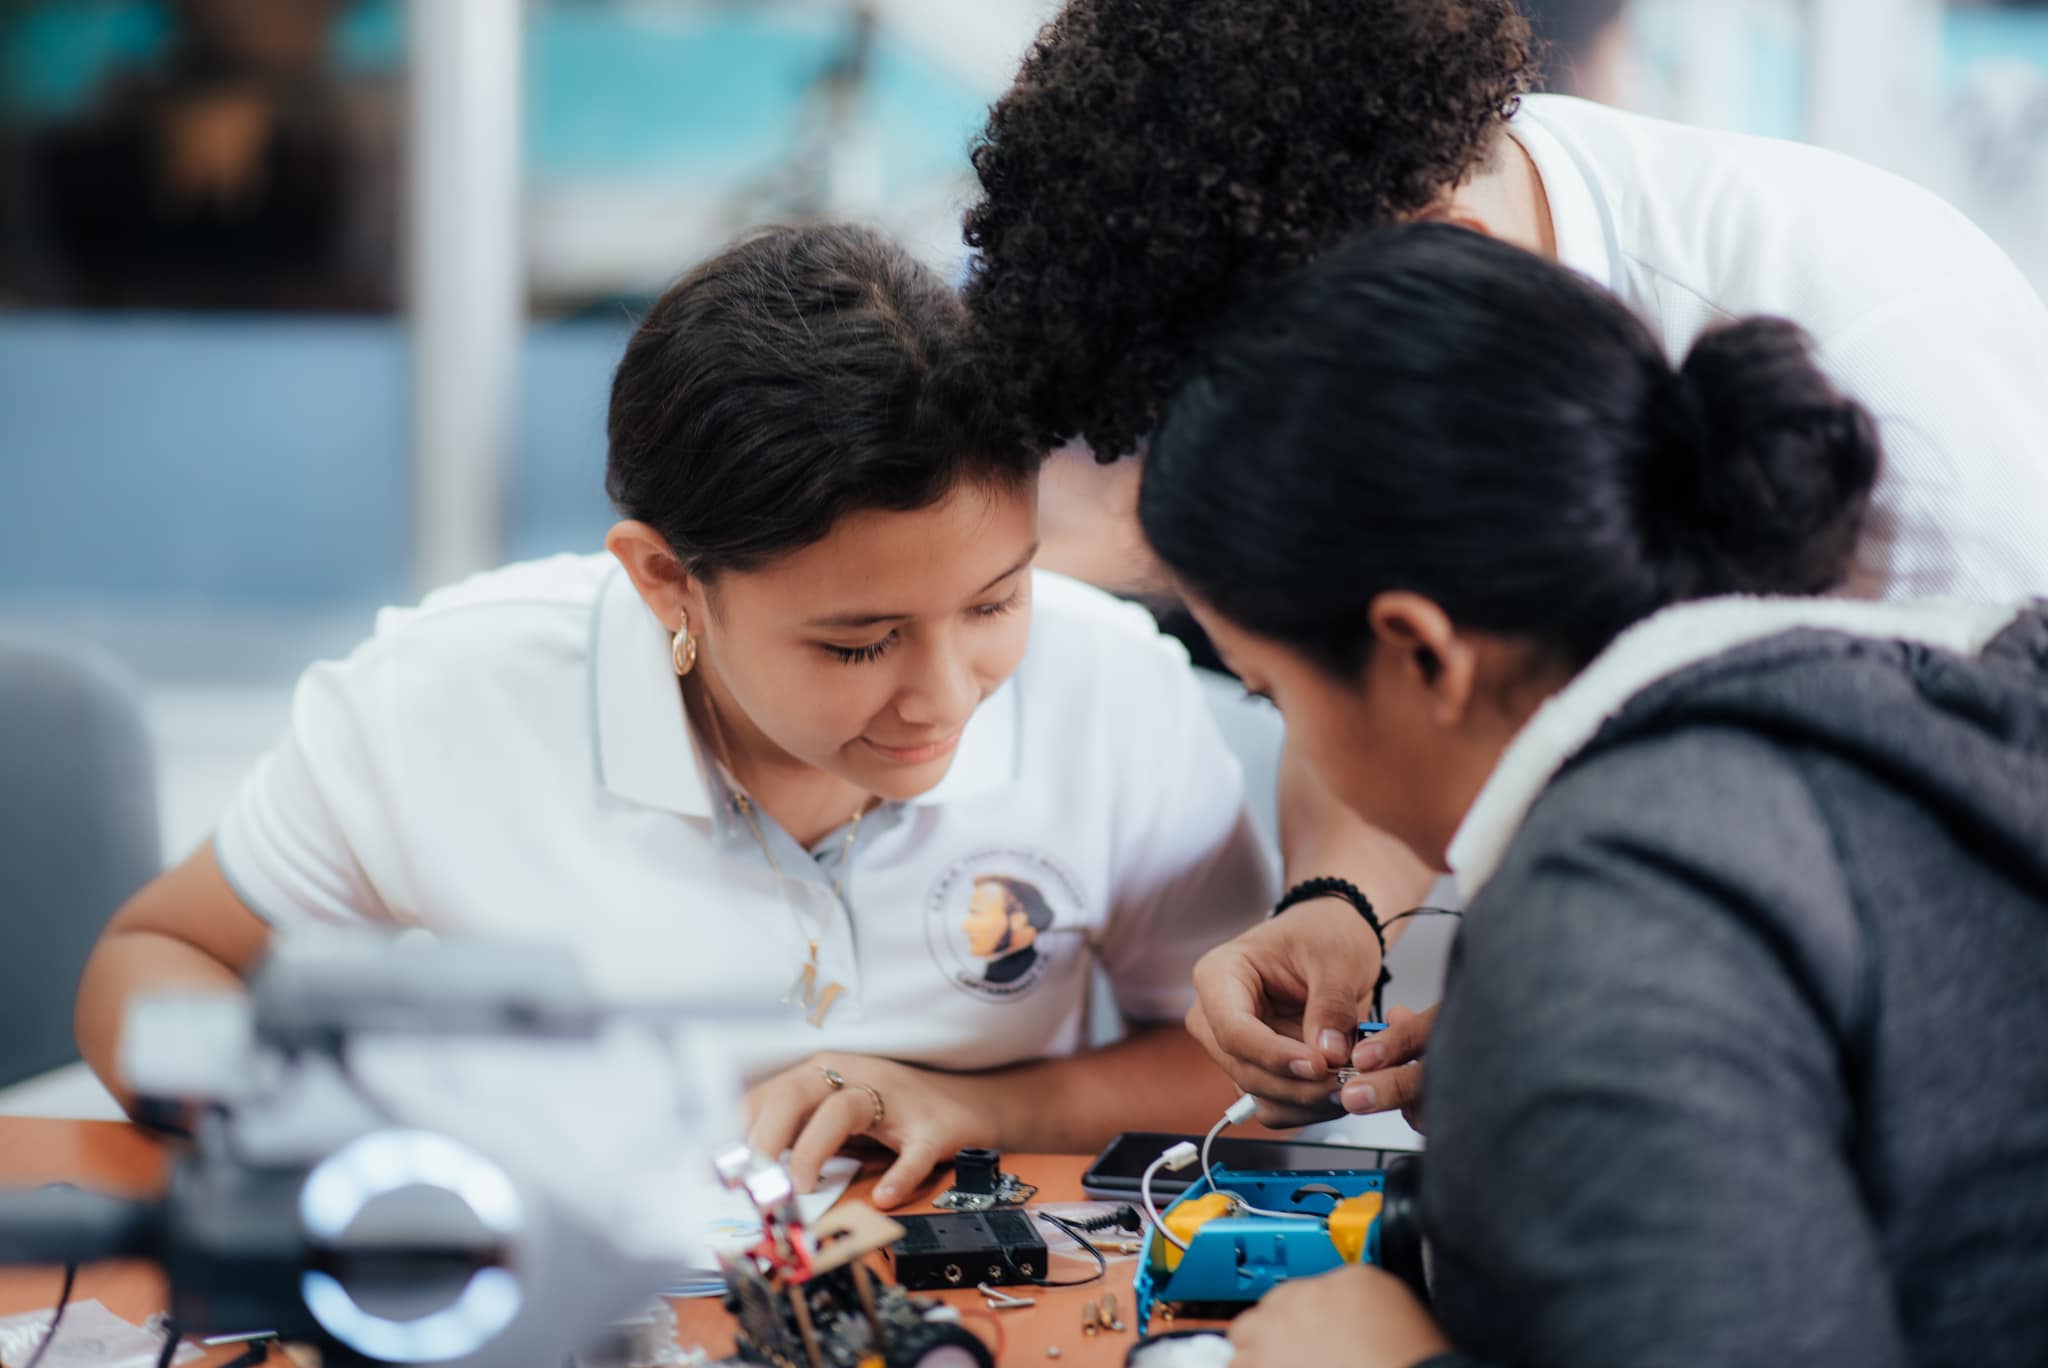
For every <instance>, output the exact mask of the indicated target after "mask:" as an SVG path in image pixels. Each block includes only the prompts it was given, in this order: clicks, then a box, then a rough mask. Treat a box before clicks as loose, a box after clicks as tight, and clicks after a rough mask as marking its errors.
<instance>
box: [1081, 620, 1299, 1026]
mask: <svg viewBox="0 0 2048 1368" xmlns="http://www.w3.org/2000/svg"><path fill="white" fill-rule="evenodd" d="M1157 644H1158V648H1159V651H1160V656H1161V668H1160V669H1159V670H1158V671H1157V678H1158V681H1159V682H1158V683H1157V685H1156V686H1153V687H1152V688H1150V689H1149V690H1135V689H1134V690H1132V691H1131V693H1129V694H1127V695H1126V696H1127V697H1129V698H1130V700H1131V702H1132V703H1133V704H1134V705H1135V706H1137V707H1140V708H1142V709H1143V711H1144V713H1145V720H1144V721H1143V722H1142V723H1138V722H1134V724H1133V726H1134V730H1139V731H1142V733H1143V734H1145V735H1147V736H1149V737H1152V738H1154V741H1155V745H1156V747H1157V751H1158V753H1157V754H1156V755H1154V756H1151V757H1149V758H1148V760H1149V763H1146V764H1144V765H1143V767H1142V768H1139V769H1137V770H1135V771H1133V772H1131V773H1130V782H1132V783H1135V784H1138V785H1142V789H1141V791H1140V796H1139V798H1138V799H1135V800H1134V801H1135V802H1137V803H1138V805H1139V808H1140V812H1141V816H1140V818H1139V820H1138V821H1137V822H1135V823H1134V824H1133V826H1132V829H1131V833H1130V835H1129V837H1128V838H1127V839H1126V840H1125V841H1120V842H1119V849H1118V852H1117V864H1118V868H1119V871H1120V873H1119V878H1118V882H1117V885H1116V887H1115V888H1113V889H1112V890H1111V903H1112V905H1111V911H1110V921H1109V925H1108V928H1107V930H1106V931H1105V933H1104V935H1103V937H1102V939H1101V941H1100V942H1099V944H1098V945H1097V947H1096V950H1097V954H1098V956H1099V957H1100V960H1101V963H1102V966H1103V968H1104V970H1106V971H1107V973H1108V974H1109V979H1110V984H1111V987H1112V988H1113V989H1114V992H1115V995H1116V1003H1117V1008H1118V1010H1119V1011H1121V1012H1122V1013H1123V1015H1124V1018H1125V1020H1127V1021H1134V1022H1151V1021H1178V1020H1179V1019H1180V1018H1181V1017H1182V1016H1184V1015H1185V1014H1186V1013H1187V1010H1188V1008H1189V1007H1191V1006H1193V1005H1194V1001H1195V991H1194V978H1193V976H1194V969H1195V961H1196V960H1198V959H1200V958H1201V957H1202V956H1203V954H1205V953H1206V952H1207V951H1209V950H1210V949H1212V948H1213V947H1215V946H1217V945H1220V944H1222V943H1223V942H1224V941H1226V940H1229V939H1230V938H1231V937H1233V936H1235V935H1237V934H1238V933H1239V932H1241V931H1244V930H1246V929H1247V928H1249V927H1251V926H1253V925H1255V924H1256V923H1257V922H1258V920H1259V918H1260V917H1262V916H1264V915H1265V913H1266V911H1267V909H1269V908H1270V907H1271V906H1272V905H1273V900H1274V898H1275V897H1276V896H1277V889H1278V884H1279V869H1278V860H1277V855H1276V853H1275V852H1274V851H1272V850H1271V849H1270V848H1269V847H1268V846H1267V844H1266V841H1265V839H1264V837H1262V836H1261V835H1260V834H1259V831H1258V828H1257V827H1256V826H1255V825H1254V823H1253V821H1252V815H1251V811H1250V809H1249V808H1248V807H1247V806H1246V804H1245V795H1244V771H1243V767H1242V766H1241V765H1240V764H1239V763H1238V759H1237V757H1236V756H1235V755H1234V754H1232V753H1231V751H1230V748H1229V747H1228V746H1227V745H1226V744H1225V743H1224V740H1223V734H1222V731H1221V729H1220V728H1219V727H1218V726H1217V724H1216V720H1215V718H1214V716H1213V715H1212V714H1211V713H1210V711H1209V703H1208V699H1207V698H1206V697H1205V695H1204V694H1203V691H1202V688H1201V685H1200V684H1199V682H1198V681H1197V680H1196V678H1195V675H1194V672H1193V669H1192V668H1191V667H1190V666H1189V665H1188V663H1187V657H1186V654H1185V652H1183V651H1182V650H1181V649H1180V646H1179V644H1178V643H1177V642H1173V641H1171V640H1170V639H1166V638H1161V639H1160V640H1159V642H1158V643H1157ZM1134 682H1135V681H1134Z"/></svg>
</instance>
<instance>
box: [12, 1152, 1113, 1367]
mask: <svg viewBox="0 0 2048 1368" xmlns="http://www.w3.org/2000/svg"><path fill="white" fill-rule="evenodd" d="M1087 1164H1088V1160H1087V1159H1086V1158H1085V1157H1082V1156H1079V1155H1006V1156H1004V1161H1003V1167H1004V1168H1005V1169H1008V1170H1010V1171H1011V1172H1014V1173H1016V1174H1017V1175H1018V1176H1019V1177H1020V1178H1022V1179H1023V1180H1024V1181H1025V1182H1028V1183H1036V1184H1037V1185H1038V1187H1039V1194H1038V1195H1039V1200H1041V1201H1046V1202H1061V1201H1077V1200H1080V1199H1081V1195H1082V1194H1081V1174H1082V1171H1083V1170H1084V1169H1085V1168H1086V1167H1087ZM882 1167H883V1166H882V1165H881V1164H880V1163H876V1162H871V1163H869V1164H868V1165H867V1166H866V1168H865V1170H864V1171H863V1172H862V1174H861V1178H860V1181H859V1182H858V1183H856V1184H855V1186H854V1188H853V1190H852V1191H853V1195H854V1196H862V1195H865V1194H866V1193H867V1191H868V1190H869V1189H870V1188H871V1187H872V1186H873V1184H874V1182H875V1181H876V1180H877V1179H878V1178H880V1177H881V1173H882ZM163 1175H164V1153H163V1150H162V1149H161V1147H160V1146H159V1145H158V1144H157V1143H156V1142H155V1141H154V1140H152V1139H150V1138H149V1137H148V1136H146V1135H144V1134H143V1133H142V1132H140V1131H138V1130H136V1129H135V1128H133V1127H131V1126H127V1125H122V1124H119V1123H115V1122H110V1121H56V1120H41V1119H35V1118H27V1117H0V1184H5V1185H29V1184H39V1183H48V1182H55V1181H58V1180H60V1179H61V1180H63V1181H66V1182H72V1183H77V1184H78V1185H79V1186H81V1187H87V1188H97V1189H100V1190H103V1191H109V1192H119V1193H146V1192H151V1191H154V1190H156V1189H157V1188H159V1187H160V1186H161V1185H162V1182H163ZM938 1190H940V1186H939V1185H937V1184H934V1185H932V1186H931V1187H929V1188H927V1189H926V1191H925V1192H923V1193H921V1194H920V1199H919V1200H918V1201H916V1202H913V1203H911V1204H910V1205H908V1206H904V1207H901V1208H898V1209H897V1210H896V1211H895V1212H893V1213H892V1214H894V1215H904V1214H908V1213H913V1212H924V1211H931V1210H932V1209H933V1208H932V1207H931V1205H930V1202H929V1198H930V1196H931V1194H932V1193H934V1192H936V1191H938ZM1060 1262H1061V1265H1062V1267H1060V1268H1058V1269H1055V1276H1060V1277H1075V1276H1080V1275H1081V1274H1082V1273H1085V1272H1086V1271H1087V1270H1088V1269H1089V1268H1090V1267H1092V1265H1091V1264H1090V1263H1088V1262H1087V1261H1086V1260H1084V1259H1080V1258H1075V1259H1073V1260H1071V1261H1069V1260H1064V1259H1063V1260H1061V1261H1060ZM1136 1268H1137V1264H1136V1262H1135V1261H1134V1260H1126V1261H1124V1262H1122V1263H1112V1264H1111V1265H1110V1269H1109V1276H1108V1277H1107V1278H1105V1279H1103V1280H1102V1281H1100V1282H1096V1283H1092V1284H1090V1285H1088V1286H1086V1287H1074V1288H1013V1289H1011V1291H1013V1292H1014V1293H1016V1294H1017V1295H1020V1296H1030V1297H1036V1298H1037V1299H1038V1304H1037V1305H1036V1306H1032V1307H1027V1308H1025V1309H1023V1310H1019V1311H1004V1312H992V1311H989V1310H987V1309H986V1307H985V1306H984V1305H983V1301H982V1298H981V1296H980V1294H979V1293H976V1292H974V1291H972V1290H968V1291H963V1292H946V1293H940V1294H937V1295H938V1296H939V1297H940V1299H941V1300H943V1301H948V1302H951V1303H953V1304H955V1305H957V1306H958V1307H959V1308H960V1310H961V1313H962V1315H963V1316H964V1317H966V1320H967V1324H968V1325H969V1326H970V1327H971V1328H973V1329H974V1330H975V1331H976V1332H977V1333H979V1334H980V1335H981V1336H982V1338H983V1339H984V1340H989V1341H991V1342H993V1341H995V1340H996V1338H997V1336H998V1335H999V1334H1000V1337H1001V1339H1002V1341H1003V1351H1002V1353H1001V1355H1000V1356H999V1358H998V1362H999V1363H1000V1364H1002V1365H1004V1368H1016V1366H1017V1365H1025V1364H1034V1363H1050V1362H1058V1363H1059V1364H1061V1365H1062V1366H1063V1368H1114V1366H1115V1365H1120V1364H1122V1363H1123V1361H1124V1355H1125V1354H1126V1353H1127V1352H1128V1351H1129V1349H1130V1346H1131V1345H1132V1344H1133V1343H1134V1342H1135V1327H1136V1323H1137V1318H1136V1316H1135V1315H1134V1314H1133V1311H1134V1308H1133V1306H1132V1302H1131V1276H1132V1274H1133V1273H1134V1272H1135V1270H1136ZM61 1275H62V1270H61V1269H54V1268H52V1269H0V1315H14V1314H16V1313H18V1312H22V1311H33V1310H37V1309H39V1308H42V1307H47V1306H50V1305H52V1304H53V1303H54V1302H55V1301H56V1297H57V1289H58V1284H59V1282H60V1280H61ZM1104 1292H1113V1293H1114V1294H1115V1296H1116V1300H1117V1309H1118V1311H1119V1312H1120V1313H1121V1314H1122V1316H1123V1319H1124V1324H1125V1326H1126V1327H1127V1328H1126V1329H1125V1330H1124V1332H1123V1333H1122V1334H1116V1333H1105V1334H1100V1335H1093V1336H1090V1335H1084V1334H1083V1333H1082V1330H1081V1314H1082V1307H1083V1305H1084V1303H1086V1302H1088V1301H1090V1300H1093V1299H1096V1298H1099V1297H1100V1296H1101V1295H1102V1294H1103V1293H1104ZM72 1295H73V1297H74V1299H76V1300H84V1299H85V1298H88V1297H96V1298H98V1299H99V1300H100V1302H102V1303H103V1304H104V1305H105V1306H106V1307H107V1309H108V1310H110V1311H112V1312H113V1313H114V1314H115V1315H117V1316H120V1317H122V1318H123V1319H126V1320H129V1321H132V1322H134V1323H136V1324H140V1323H141V1322H142V1321H143V1320H144V1319H146V1318H147V1317H148V1316H149V1315H151V1314H152V1313H153V1312H156V1311H159V1310H161V1309H163V1305H164V1282H163V1278H162V1277H161V1275H159V1274H158V1273H157V1271H156V1270H155V1269H154V1268H153V1267H151V1266H150V1265H147V1264H138V1263H112V1264H98V1265H92V1266H89V1267H86V1268H83V1269H81V1270H79V1274H78V1286H77V1290H76V1291H75V1292H74V1293H73V1294H72ZM676 1310H677V1313H678V1320H679V1321H680V1324H681V1335H680V1339H681V1341H682V1343H683V1344H685V1345H689V1344H693V1343H695V1344H701V1345H703V1346H704V1347H705V1348H706V1349H708V1350H709V1351H710V1352H711V1353H712V1354H713V1355H714V1356H717V1355H720V1354H725V1353H729V1352H730V1351H731V1349H732V1330H733V1323H732V1319H731V1317H729V1316H727V1315H726V1314H725V1311H724V1308H723V1307H721V1306H720V1305H719V1302H718V1300H717V1299H716V1298H697V1299H693V1300H689V1301H679V1302H677V1303H676ZM998 1327H999V1329H998ZM1052 1348H1057V1349H1058V1350H1059V1351H1060V1352H1059V1354H1058V1355H1056V1356H1055V1355H1051V1354H1049V1353H1048V1350H1049V1349H1052ZM237 1352H238V1350H236V1349H234V1348H223V1349H218V1350H214V1351H213V1352H211V1353H210V1354H209V1355H208V1357H207V1359H206V1360H205V1363H206V1364H218V1363H222V1362H225V1361H226V1360H228V1359H230V1358H233V1357H234V1356H235V1354H236V1353H237ZM274 1361H277V1362H282V1360H275V1359H274Z"/></svg>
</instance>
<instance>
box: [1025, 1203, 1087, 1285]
mask: <svg viewBox="0 0 2048 1368" xmlns="http://www.w3.org/2000/svg"><path fill="white" fill-rule="evenodd" d="M1037 1215H1038V1219H1039V1220H1041V1221H1044V1222H1045V1223H1046V1224H1047V1225H1049V1226H1051V1227H1053V1229H1055V1230H1058V1231H1060V1232H1061V1233H1063V1234H1064V1235H1065V1236H1066V1237H1067V1238H1068V1239H1070V1240H1072V1241H1073V1242H1074V1243H1075V1244H1077V1245H1079V1246H1081V1248H1083V1249H1085V1250H1087V1251H1088V1252H1089V1253H1090V1254H1091V1255H1093V1256H1094V1258H1095V1271H1094V1272H1093V1273H1090V1274H1089V1275H1088V1276H1087V1277H1085V1278H1067V1279H1064V1280H1062V1281H1060V1282H1053V1281H1052V1280H1051V1279H1049V1278H1027V1279H1025V1281H1026V1282H1029V1283H1031V1284H1032V1285H1033V1286H1035V1287H1086V1286H1087V1285H1088V1284H1089V1283H1092V1282H1099V1281H1101V1280H1102V1279H1103V1278H1105V1277H1107V1276H1109V1260H1108V1259H1107V1258H1106V1257H1104V1255H1103V1253H1102V1251H1101V1250H1099V1249H1097V1248H1096V1247H1095V1245H1094V1243H1093V1242H1092V1241H1090V1240H1089V1238H1088V1237H1087V1236H1086V1235H1083V1234H1082V1233H1081V1232H1080V1231H1078V1230H1076V1229H1075V1228H1074V1227H1073V1226H1072V1225H1070V1224H1068V1223H1067V1221H1066V1220H1065V1219H1064V1218H1062V1217H1059V1216H1055V1215H1053V1214H1052V1213H1051V1212H1049V1211H1041V1212H1038V1213H1037ZM1003 1257H1004V1258H1005V1259H1008V1258H1009V1255H1007V1254H1005V1255H1004V1256H1003ZM1013 1267H1014V1265H1013Z"/></svg>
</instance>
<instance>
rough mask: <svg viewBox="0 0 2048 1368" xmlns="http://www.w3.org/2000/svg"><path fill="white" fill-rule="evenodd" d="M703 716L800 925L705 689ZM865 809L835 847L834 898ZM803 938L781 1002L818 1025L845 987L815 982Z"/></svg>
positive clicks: (738, 803) (813, 954)
mask: <svg viewBox="0 0 2048 1368" xmlns="http://www.w3.org/2000/svg"><path fill="white" fill-rule="evenodd" d="M704 717H705V719H706V720H707V721H708V722H709V723H710V724H711V744H712V746H713V747H714V748H715V749H716V750H717V752H718V763H719V765H720V766H721V767H722V768H723V769H724V770H725V774H726V777H727V778H728V779H729V780H730V781H731V783H732V788H733V797H732V805H733V806H734V807H735V808H737V809H738V810H739V814H740V816H741V817H742V818H744V819H745V820H746V823H747V830H749V831H751V832H752V833H754V844H755V845H757V846H759V847H761V856H762V858H763V859H765V860H767V861H768V868H769V870H770V871H771V872H772V873H773V874H774V875H775V887H776V890H777V891H778V892H780V893H781V894H782V901H783V902H784V903H785V904H786V905H787V906H788V907H789V910H790V911H791V912H792V913H794V914H795V915H796V918H797V923H798V927H799V929H801V928H802V925H803V921H804V916H803V913H802V912H800V911H798V910H797V904H796V899H795V898H793V897H791V896H790V893H789V880H788V878H787V877H786V876H784V874H783V872H782V864H781V862H780V861H779V860H777V859H776V858H775V851H774V849H773V847H771V846H770V845H769V844H768V838H767V836H766V835H764V834H763V833H762V831H761V824H760V822H758V821H757V820H755V818H754V801H753V799H751V798H749V797H748V796H747V794H746V791H745V790H744V789H742V788H741V787H740V776H739V771H738V770H736V769H734V768H733V764H732V748H731V747H730V746H728V745H727V744H726V741H725V724H724V723H723V722H720V721H719V720H718V710H717V709H716V708H715V707H713V706H712V704H711V695H710V691H709V690H708V689H707V690H706V691H705V695H704ZM867 811H868V809H867V805H866V804H865V803H863V804H862V805H861V806H860V807H859V808H857V809H855V811H854V814H853V819H852V821H850V822H848V823H847V827H846V844H845V845H844V846H842V847H841V848H840V851H839V869H838V871H837V872H836V873H834V874H833V876H832V896H833V897H835V898H840V899H844V897H845V894H844V893H843V892H842V891H841V886H842V884H843V883H844V882H845V879H846V870H847V866H848V865H849V864H850V863H851V862H852V860H853V843H854V840H855V838H856V837H858V836H859V835H860V819H861V818H863V817H865V816H867ZM822 929H823V927H822V923H821V924H820V933H822ZM807 939H808V940H809V942H810V958H809V959H808V960H806V961H805V963H804V966H803V968H802V970H801V971H800V972H798V974H797V976H796V981H795V982H794V983H792V984H790V985H789V991H788V992H786V993H784V994H783V995H782V1002H783V1005H784V1006H787V1005H788V1004H789V1003H790V1002H792V1001H801V1002H802V1003H803V1006H804V1009H805V1011H806V1012H808V1013H809V1015H808V1016H807V1017H806V1018H805V1019H806V1020H807V1021H809V1022H810V1023H811V1025H813V1026H816V1027H820V1028H822V1027H823V1026H824V1025H825V1014H826V1013H827V1012H830V1011H831V1010H832V1005H833V1004H834V1003H836V1002H838V1001H839V998H840V995H841V994H843V993H845V991H846V987H845V985H844V984H840V983H827V984H825V985H824V986H823V987H820V986H819V983H818V980H819V978H820V977H821V973H820V970H819V966H818V936H817V935H808V936H807Z"/></svg>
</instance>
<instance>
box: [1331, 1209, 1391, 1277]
mask: <svg viewBox="0 0 2048 1368" xmlns="http://www.w3.org/2000/svg"><path fill="white" fill-rule="evenodd" d="M1385 1203H1386V1198H1385V1197H1383V1196H1382V1195H1381V1194H1380V1193H1377V1192H1361V1193H1359V1194H1358V1195H1357V1196H1356V1197H1347V1198H1345V1199H1344V1200H1343V1201H1341V1202H1339V1203H1337V1205H1336V1206H1335V1207H1333V1208H1332V1209H1331V1211H1330V1243H1331V1244H1333V1245H1335V1246H1337V1257H1338V1258H1340V1259H1342V1260H1343V1261H1344V1262H1345V1263H1357V1262H1358V1261H1359V1260H1360V1259H1362V1258H1364V1257H1365V1237H1366V1236H1367V1235H1368V1234H1370V1233H1371V1232H1372V1223H1373V1222H1374V1221H1377V1220H1378V1219H1379V1218H1380V1208H1381V1207H1382V1206H1383V1205H1385Z"/></svg>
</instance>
